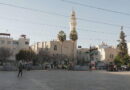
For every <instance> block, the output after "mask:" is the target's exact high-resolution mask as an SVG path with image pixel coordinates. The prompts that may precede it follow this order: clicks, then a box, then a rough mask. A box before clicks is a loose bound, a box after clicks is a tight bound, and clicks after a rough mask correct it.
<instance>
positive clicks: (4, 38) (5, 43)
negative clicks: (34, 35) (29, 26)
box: [0, 33, 29, 60]
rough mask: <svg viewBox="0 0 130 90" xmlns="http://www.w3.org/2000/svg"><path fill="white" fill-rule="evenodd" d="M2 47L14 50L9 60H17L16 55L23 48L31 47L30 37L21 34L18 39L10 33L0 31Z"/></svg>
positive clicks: (0, 44)
mask: <svg viewBox="0 0 130 90" xmlns="http://www.w3.org/2000/svg"><path fill="white" fill-rule="evenodd" d="M0 47H3V48H9V49H10V50H11V51H12V52H13V55H12V56H11V57H10V58H9V60H15V55H16V54H17V53H18V52H19V51H20V50H21V49H29V39H28V38H26V35H21V36H20V38H19V39H18V40H14V39H13V38H12V37H11V35H10V34H9V33H0Z"/></svg>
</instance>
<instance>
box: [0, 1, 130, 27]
mask: <svg viewBox="0 0 130 90" xmlns="http://www.w3.org/2000/svg"><path fill="white" fill-rule="evenodd" d="M0 5H6V6H10V7H14V8H20V9H25V10H30V11H33V12H41V13H46V14H49V15H55V16H61V17H65V18H68V17H69V16H66V15H62V14H58V13H55V12H47V11H43V10H39V9H33V8H27V7H22V6H17V5H13V4H6V3H0ZM77 19H78V20H80V21H85V22H89V23H96V24H105V25H109V26H114V27H120V26H122V25H119V24H113V23H107V22H101V21H95V20H90V19H84V18H77ZM123 26H124V27H126V28H130V26H126V25H123Z"/></svg>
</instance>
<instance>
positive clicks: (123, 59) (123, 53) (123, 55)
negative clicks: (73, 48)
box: [114, 27, 130, 66]
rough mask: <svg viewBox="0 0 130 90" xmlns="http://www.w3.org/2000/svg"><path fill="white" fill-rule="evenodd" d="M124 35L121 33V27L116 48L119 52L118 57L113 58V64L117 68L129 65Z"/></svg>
mask: <svg viewBox="0 0 130 90" xmlns="http://www.w3.org/2000/svg"><path fill="white" fill-rule="evenodd" d="M125 37H126V35H125V33H124V32H123V27H121V33H120V40H119V44H118V45H117V48H118V50H119V52H118V55H117V56H116V57H115V60H114V62H115V64H116V65H118V66H121V65H127V64H128V63H129V59H130V57H129V56H128V48H127V43H126V40H125Z"/></svg>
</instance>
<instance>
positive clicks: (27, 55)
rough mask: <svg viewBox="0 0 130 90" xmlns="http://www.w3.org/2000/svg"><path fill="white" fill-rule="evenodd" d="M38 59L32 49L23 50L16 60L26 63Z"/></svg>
mask: <svg viewBox="0 0 130 90" xmlns="http://www.w3.org/2000/svg"><path fill="white" fill-rule="evenodd" d="M35 58H36V54H35V52H34V51H32V50H31V49H22V50H20V51H19V52H18V53H17V54H16V60H18V61H19V60H23V61H26V62H29V61H33V60H34V59H35Z"/></svg>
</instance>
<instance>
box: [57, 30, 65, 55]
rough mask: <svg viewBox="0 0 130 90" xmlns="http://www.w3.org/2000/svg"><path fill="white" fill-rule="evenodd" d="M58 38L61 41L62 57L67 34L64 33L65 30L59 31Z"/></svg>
mask: <svg viewBox="0 0 130 90" xmlns="http://www.w3.org/2000/svg"><path fill="white" fill-rule="evenodd" d="M58 39H59V41H60V42H61V57H62V48H63V42H64V41H65V40H66V34H65V33H64V31H60V32H59V33H58Z"/></svg>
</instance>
